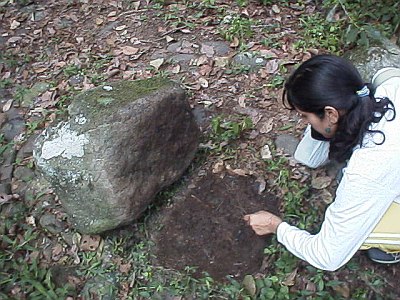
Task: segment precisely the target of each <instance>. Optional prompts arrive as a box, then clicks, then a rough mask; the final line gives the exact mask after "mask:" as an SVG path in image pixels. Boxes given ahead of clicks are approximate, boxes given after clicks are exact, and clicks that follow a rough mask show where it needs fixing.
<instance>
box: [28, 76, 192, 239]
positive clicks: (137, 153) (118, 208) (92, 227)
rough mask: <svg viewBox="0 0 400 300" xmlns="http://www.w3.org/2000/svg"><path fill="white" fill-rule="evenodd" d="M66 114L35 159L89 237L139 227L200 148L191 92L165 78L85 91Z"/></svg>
mask: <svg viewBox="0 0 400 300" xmlns="http://www.w3.org/2000/svg"><path fill="white" fill-rule="evenodd" d="M69 113H70V118H69V120H67V121H64V122H61V123H59V124H57V125H54V126H51V127H49V128H47V129H46V130H45V131H44V132H43V134H42V135H40V136H39V137H38V139H37V141H36V144H35V148H34V159H35V161H36V165H37V167H38V170H39V171H40V172H41V173H42V174H43V176H44V177H45V178H46V179H47V180H48V181H49V182H50V183H51V184H52V186H53V188H54V191H55V192H56V194H57V195H58V196H59V198H60V201H61V203H62V204H63V206H64V208H65V210H66V212H67V213H68V214H69V215H70V217H71V219H72V221H73V223H74V224H75V226H76V227H77V228H78V229H79V230H80V231H81V232H84V233H100V232H103V231H106V230H110V229H113V228H116V227H118V226H120V225H125V224H128V223H130V222H132V221H134V220H135V219H136V218H138V217H139V216H140V215H141V214H142V212H143V211H144V210H145V209H146V208H147V207H148V205H149V204H150V203H151V202H152V201H153V198H154V196H155V195H156V194H157V193H158V192H159V191H160V190H161V189H163V188H164V187H166V186H168V185H170V184H171V183H173V182H174V181H176V180H177V179H178V178H179V177H180V176H181V175H182V174H183V172H184V171H185V169H186V168H187V167H188V165H189V164H190V162H191V160H192V159H193V157H194V154H195V152H196V150H197V145H198V138H199V130H198V127H197V125H196V122H195V120H194V117H193V114H192V112H191V111H190V106H189V104H188V102H187V100H186V94H185V92H184V91H183V90H182V89H181V88H180V87H179V86H178V85H177V84H174V83H172V82H171V81H168V80H165V79H147V80H142V81H130V82H129V81H125V82H117V83H112V84H110V85H109V86H104V87H99V88H96V89H93V90H91V91H87V92H85V93H82V94H81V95H79V96H78V97H77V98H76V99H75V100H74V101H73V102H72V104H71V105H70V107H69Z"/></svg>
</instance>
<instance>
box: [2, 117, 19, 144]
mask: <svg viewBox="0 0 400 300" xmlns="http://www.w3.org/2000/svg"><path fill="white" fill-rule="evenodd" d="M24 131H25V121H24V119H23V118H14V119H12V120H9V121H8V122H7V123H5V124H4V126H3V127H2V128H1V130H0V133H2V134H4V138H5V139H6V140H7V141H12V140H13V139H14V137H16V136H18V135H20V134H21V133H22V132H24Z"/></svg>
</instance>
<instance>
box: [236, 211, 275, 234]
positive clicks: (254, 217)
mask: <svg viewBox="0 0 400 300" xmlns="http://www.w3.org/2000/svg"><path fill="white" fill-rule="evenodd" d="M243 220H245V221H246V223H247V224H248V225H250V226H251V228H252V229H253V230H254V231H255V233H256V234H258V235H265V234H269V233H276V229H277V228H278V225H279V224H281V223H282V219H281V218H279V217H277V216H275V215H274V214H271V213H270V212H267V211H264V210H260V211H258V212H256V213H254V214H249V215H245V216H244V217H243Z"/></svg>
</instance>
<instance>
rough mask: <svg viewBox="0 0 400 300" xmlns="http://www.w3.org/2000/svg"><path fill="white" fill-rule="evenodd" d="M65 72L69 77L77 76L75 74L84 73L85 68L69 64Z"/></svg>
mask: <svg viewBox="0 0 400 300" xmlns="http://www.w3.org/2000/svg"><path fill="white" fill-rule="evenodd" d="M63 73H64V75H65V76H67V77H71V76H75V75H83V74H84V70H83V69H82V68H81V67H80V66H78V65H68V66H66V67H64V69H63Z"/></svg>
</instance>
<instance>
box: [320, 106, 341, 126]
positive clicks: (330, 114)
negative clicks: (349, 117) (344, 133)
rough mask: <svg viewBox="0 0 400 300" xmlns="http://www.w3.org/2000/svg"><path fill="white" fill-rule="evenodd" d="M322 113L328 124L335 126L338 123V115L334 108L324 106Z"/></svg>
mask: <svg viewBox="0 0 400 300" xmlns="http://www.w3.org/2000/svg"><path fill="white" fill-rule="evenodd" d="M324 111H325V117H326V118H328V121H329V123H330V124H336V123H337V122H339V117H340V114H339V111H338V110H337V109H336V108H334V107H332V106H325V108H324Z"/></svg>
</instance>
